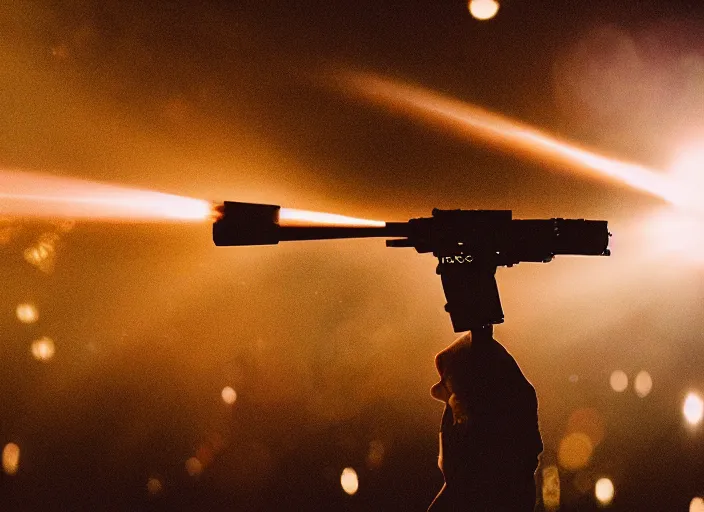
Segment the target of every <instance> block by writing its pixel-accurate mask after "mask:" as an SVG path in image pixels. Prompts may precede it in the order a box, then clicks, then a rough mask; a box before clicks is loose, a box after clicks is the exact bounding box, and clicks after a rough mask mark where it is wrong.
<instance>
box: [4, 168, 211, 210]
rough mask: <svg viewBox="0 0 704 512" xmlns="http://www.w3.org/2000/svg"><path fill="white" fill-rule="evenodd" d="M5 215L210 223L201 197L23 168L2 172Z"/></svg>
mask: <svg viewBox="0 0 704 512" xmlns="http://www.w3.org/2000/svg"><path fill="white" fill-rule="evenodd" d="M0 215H4V216H7V217H30V218H41V219H82V220H92V221H113V222H168V221H190V222H194V221H196V222H197V221H206V220H208V219H210V217H211V215H212V205H211V203H209V202H208V201H204V200H202V199H193V198H190V197H182V196H176V195H172V194H164V193H161V192H154V191H149V190H140V189H133V188H127V187H121V186H116V185H108V184H105V183H95V182H92V181H85V180H79V179H75V178H63V177H58V176H50V175H45V174H36V173H29V172H22V171H0Z"/></svg>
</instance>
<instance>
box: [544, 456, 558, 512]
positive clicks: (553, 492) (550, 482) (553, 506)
mask: <svg viewBox="0 0 704 512" xmlns="http://www.w3.org/2000/svg"><path fill="white" fill-rule="evenodd" d="M543 506H544V507H545V510H557V509H559V508H560V472H559V471H558V469H557V466H547V467H545V468H543Z"/></svg>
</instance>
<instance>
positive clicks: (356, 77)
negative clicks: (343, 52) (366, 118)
mask: <svg viewBox="0 0 704 512" xmlns="http://www.w3.org/2000/svg"><path fill="white" fill-rule="evenodd" d="M336 79H337V82H338V84H339V85H341V86H342V88H343V90H344V91H346V92H348V93H351V94H353V95H355V96H358V97H362V98H364V99H365V100H368V101H371V102H373V103H376V104H378V105H381V106H383V107H385V108H388V109H390V110H393V111H397V112H400V113H402V114H404V115H406V116H408V117H411V118H414V119H421V120H423V121H426V122H428V123H431V124H434V125H438V126H440V127H442V128H446V129H449V130H451V131H452V132H454V133H455V134H457V135H460V136H463V137H466V138H469V139H471V140H478V141H481V142H483V143H485V144H489V145H491V146H495V147H497V148H499V149H501V150H503V151H507V152H518V153H521V154H523V155H525V156H528V157H531V158H534V159H537V160H539V161H542V162H546V163H550V164H553V165H558V166H562V165H567V166H569V167H570V168H572V169H574V170H580V171H583V172H585V173H587V174H588V175H589V176H591V177H595V178H601V179H607V180H610V181H613V182H618V183H623V184H625V185H628V186H629V187H631V188H634V189H636V190H639V191H641V192H645V193H647V194H650V195H652V196H655V197H658V198H661V199H664V200H665V201H668V202H670V203H673V204H677V205H680V206H686V207H689V208H696V209H698V210H700V211H701V209H702V206H701V205H696V204H692V201H691V200H690V199H689V198H690V197H691V194H690V193H688V192H687V191H686V187H684V186H681V185H679V184H677V183H675V182H674V181H673V180H671V179H668V177H667V176H666V175H664V174H662V173H660V172H659V171H657V170H655V169H652V168H649V167H645V166H642V165H638V164H634V163H630V162H624V161H620V160H616V159H613V158H609V157H606V156H603V155H599V154H597V153H595V152H593V151H589V150H587V149H584V148H582V147H580V146H578V145H577V144H573V143H570V142H567V141H563V140H560V139H558V138H556V137H554V136H552V135H549V134H547V133H545V132H543V131H541V130H539V129H537V128H535V127H532V126H530V125H528V124H525V123H521V122H518V121H514V120H512V119H510V118H508V117H506V116H503V115H500V114H496V113H494V112H491V111H489V110H486V109H484V108H482V107H478V106H476V105H472V104H469V103H465V102H463V101H460V100H457V99H454V98H451V97H449V96H445V95H442V94H440V93H437V92H434V91H432V90H430V89H426V88H424V87H420V86H414V85H410V84H407V83H404V82H400V81H396V80H391V79H388V78H385V77H382V76H380V75H376V74H373V73H361V72H343V73H339V74H338V75H337V76H336Z"/></svg>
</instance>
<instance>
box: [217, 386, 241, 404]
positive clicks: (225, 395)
mask: <svg viewBox="0 0 704 512" xmlns="http://www.w3.org/2000/svg"><path fill="white" fill-rule="evenodd" d="M220 395H221V396H222V401H223V402H225V403H226V404H227V405H232V404H234V403H235V400H237V392H236V391H235V390H234V389H233V388H232V387H230V386H225V387H224V388H222V393H220Z"/></svg>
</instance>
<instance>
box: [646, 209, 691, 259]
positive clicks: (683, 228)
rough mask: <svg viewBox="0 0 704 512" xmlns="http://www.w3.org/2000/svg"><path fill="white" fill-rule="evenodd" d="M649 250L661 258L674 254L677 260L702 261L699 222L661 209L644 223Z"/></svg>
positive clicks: (683, 213) (675, 212) (683, 214)
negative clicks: (661, 256)
mask: <svg viewBox="0 0 704 512" xmlns="http://www.w3.org/2000/svg"><path fill="white" fill-rule="evenodd" d="M643 229H644V230H645V233H644V235H645V238H646V240H647V241H648V247H649V250H650V251H654V252H657V253H659V254H661V255H676V256H677V257H678V259H679V260H686V261H689V262H693V263H701V262H702V261H704V233H703V230H702V220H701V218H699V217H698V216H695V215H692V214H688V213H687V212H681V211H672V210H661V211H656V212H654V213H653V214H652V215H650V216H649V217H648V218H647V219H646V220H645V222H644V223H643Z"/></svg>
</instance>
